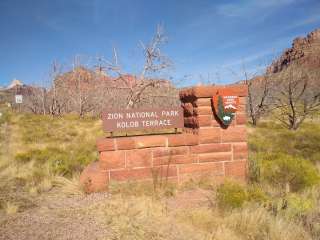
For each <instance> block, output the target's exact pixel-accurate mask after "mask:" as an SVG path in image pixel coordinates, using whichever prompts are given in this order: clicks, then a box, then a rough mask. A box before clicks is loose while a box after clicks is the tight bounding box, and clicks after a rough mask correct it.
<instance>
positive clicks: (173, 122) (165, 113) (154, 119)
mask: <svg viewBox="0 0 320 240" xmlns="http://www.w3.org/2000/svg"><path fill="white" fill-rule="evenodd" d="M102 120H103V126H104V129H105V131H107V132H108V131H116V130H125V129H128V130H136V129H148V128H153V129H154V128H159V129H162V128H182V127H183V124H184V122H183V110H182V108H181V107H167V108H162V109H150V110H149V109H147V110H146V109H144V110H143V109H141V110H140V109H125V110H106V111H105V112H104V113H103V114H102Z"/></svg>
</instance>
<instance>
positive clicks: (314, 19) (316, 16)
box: [287, 14, 320, 29]
mask: <svg viewBox="0 0 320 240" xmlns="http://www.w3.org/2000/svg"><path fill="white" fill-rule="evenodd" d="M317 22H320V15H319V14H314V15H312V16H308V17H306V18H302V19H299V20H297V21H293V22H292V24H291V25H289V26H288V27H287V29H292V28H297V27H302V26H305V25H309V24H313V23H317Z"/></svg>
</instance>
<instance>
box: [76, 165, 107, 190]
mask: <svg viewBox="0 0 320 240" xmlns="http://www.w3.org/2000/svg"><path fill="white" fill-rule="evenodd" d="M108 182H109V174H108V172H105V171H102V170H101V169H100V168H99V163H98V162H93V163H90V164H89V165H88V166H87V167H86V168H85V169H84V170H83V172H82V173H81V175H80V183H81V185H82V186H83V188H84V190H85V191H86V192H87V193H91V192H99V191H105V190H107V189H108Z"/></svg>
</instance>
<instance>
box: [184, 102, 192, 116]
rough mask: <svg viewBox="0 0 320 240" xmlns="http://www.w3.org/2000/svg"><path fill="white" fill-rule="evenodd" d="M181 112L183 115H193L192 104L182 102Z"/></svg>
mask: <svg viewBox="0 0 320 240" xmlns="http://www.w3.org/2000/svg"><path fill="white" fill-rule="evenodd" d="M182 108H183V114H184V116H193V105H192V103H183V104H182Z"/></svg>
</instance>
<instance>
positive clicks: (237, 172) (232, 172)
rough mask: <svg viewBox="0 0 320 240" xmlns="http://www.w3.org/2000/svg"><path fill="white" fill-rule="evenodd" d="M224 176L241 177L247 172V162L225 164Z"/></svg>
mask: <svg viewBox="0 0 320 240" xmlns="http://www.w3.org/2000/svg"><path fill="white" fill-rule="evenodd" d="M224 164H225V165H224V166H225V175H226V176H227V177H243V176H245V175H246V171H247V161H235V162H225V163H224Z"/></svg>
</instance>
